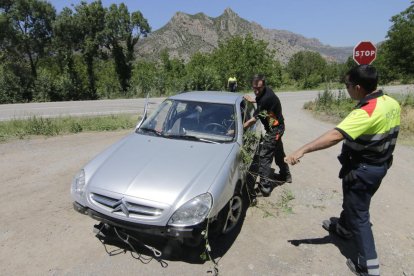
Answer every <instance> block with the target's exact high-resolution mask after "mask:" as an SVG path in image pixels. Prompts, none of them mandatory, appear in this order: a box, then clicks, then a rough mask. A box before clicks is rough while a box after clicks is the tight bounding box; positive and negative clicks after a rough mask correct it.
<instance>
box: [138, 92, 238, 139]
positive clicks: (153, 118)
mask: <svg viewBox="0 0 414 276" xmlns="http://www.w3.org/2000/svg"><path fill="white" fill-rule="evenodd" d="M235 118H236V115H235V108H234V105H231V104H220V103H209V102H195V101H182V100H166V101H164V102H163V103H161V105H160V106H159V107H158V108H157V109H156V110H155V111H154V112H153V113H151V115H149V116H148V117H147V118H146V119H145V121H144V122H143V123H142V125H141V126H140V127H139V128H138V129H137V133H140V134H147V135H157V136H162V137H165V138H169V139H187V140H194V141H202V142H230V141H233V140H234V135H235V123H236V120H235Z"/></svg>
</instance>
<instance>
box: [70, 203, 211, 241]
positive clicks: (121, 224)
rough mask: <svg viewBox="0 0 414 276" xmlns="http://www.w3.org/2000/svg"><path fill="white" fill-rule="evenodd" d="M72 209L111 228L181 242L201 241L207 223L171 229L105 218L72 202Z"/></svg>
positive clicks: (169, 227) (170, 227)
mask: <svg viewBox="0 0 414 276" xmlns="http://www.w3.org/2000/svg"><path fill="white" fill-rule="evenodd" d="M73 208H74V209H75V210H76V211H78V212H79V213H81V214H84V215H89V216H90V217H92V218H93V219H96V220H98V221H101V222H103V223H107V224H109V225H111V226H115V227H118V228H122V229H126V230H129V231H133V232H136V233H140V234H146V235H151V236H161V237H165V238H174V239H178V240H180V241H182V242H184V241H185V240H193V241H201V238H202V234H201V232H202V231H203V230H204V229H206V226H207V221H204V222H202V223H200V224H197V225H193V226H189V227H173V226H154V225H146V224H138V223H131V222H127V221H123V220H120V219H116V218H113V217H110V216H106V215H104V214H102V213H99V212H97V211H95V210H93V209H90V208H88V207H85V206H82V205H81V204H79V203H78V202H73Z"/></svg>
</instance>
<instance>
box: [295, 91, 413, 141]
mask: <svg viewBox="0 0 414 276" xmlns="http://www.w3.org/2000/svg"><path fill="white" fill-rule="evenodd" d="M384 92H386V91H384ZM393 97H394V98H395V99H397V100H398V102H399V103H400V105H401V125H400V136H399V140H398V141H399V142H401V143H402V144H406V145H411V146H413V145H414V91H409V92H408V93H407V94H406V95H399V94H395V95H393ZM355 105H356V102H355V101H354V100H352V99H351V98H349V97H348V95H347V94H346V92H344V91H342V90H339V92H338V93H337V94H336V93H333V92H331V91H329V90H328V89H327V90H325V91H324V92H323V93H320V94H319V95H318V97H317V98H316V99H315V100H314V101H311V102H307V103H305V105H304V106H303V108H304V109H308V110H311V111H312V112H313V113H315V114H316V115H317V116H319V117H322V118H323V119H326V120H329V121H332V122H334V123H339V122H340V121H341V120H342V119H343V118H345V117H346V116H347V115H348V114H349V112H351V110H352V109H353V108H354V106H355Z"/></svg>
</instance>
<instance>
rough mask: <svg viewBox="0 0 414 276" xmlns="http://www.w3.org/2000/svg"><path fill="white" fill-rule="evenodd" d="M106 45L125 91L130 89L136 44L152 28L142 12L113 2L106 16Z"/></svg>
mask: <svg viewBox="0 0 414 276" xmlns="http://www.w3.org/2000/svg"><path fill="white" fill-rule="evenodd" d="M105 28H106V29H105V32H106V35H105V36H106V43H105V46H106V47H107V48H108V49H109V50H110V51H111V53H112V57H113V59H114V62H115V71H116V73H117V75H118V81H119V84H120V86H121V89H122V91H123V92H124V93H126V92H127V90H128V89H129V86H130V84H129V82H130V79H131V74H132V73H131V72H132V66H133V62H134V60H135V55H134V46H135V45H136V43H137V42H138V40H139V38H140V36H141V35H144V36H146V35H147V33H149V32H150V31H151V28H150V26H149V24H148V22H147V20H146V19H145V18H144V16H143V15H142V13H141V12H139V11H136V12H133V13H132V14H130V13H129V12H128V8H127V7H126V6H125V4H123V3H122V4H120V5H119V6H117V5H116V4H112V5H111V6H110V7H109V9H108V11H107V13H106V17H105Z"/></svg>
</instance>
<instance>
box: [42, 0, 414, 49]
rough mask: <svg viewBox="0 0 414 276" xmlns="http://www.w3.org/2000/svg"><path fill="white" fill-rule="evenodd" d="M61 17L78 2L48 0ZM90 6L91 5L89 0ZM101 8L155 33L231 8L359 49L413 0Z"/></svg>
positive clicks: (128, 0) (202, 0) (184, 2)
mask: <svg viewBox="0 0 414 276" xmlns="http://www.w3.org/2000/svg"><path fill="white" fill-rule="evenodd" d="M48 2H49V3H51V4H52V5H53V6H54V7H55V8H56V10H57V12H58V13H59V12H60V11H61V10H62V9H63V8H64V7H71V4H74V5H77V4H79V3H80V1H79V0H48ZM86 2H88V3H89V2H92V1H89V0H88V1H86ZM102 3H103V6H105V7H108V6H109V5H111V4H120V3H124V4H126V6H127V7H128V10H129V12H134V11H141V12H142V14H143V16H144V17H145V18H146V19H147V20H148V23H149V24H150V26H151V28H152V31H155V30H157V29H159V28H161V27H162V26H164V25H165V24H167V22H168V21H169V20H170V19H171V18H172V17H173V16H174V14H175V13H176V12H184V13H188V14H196V13H199V12H203V13H204V14H206V15H207V16H210V17H218V16H220V15H221V14H222V13H223V11H224V10H225V9H226V8H231V9H232V10H233V11H234V12H235V13H237V14H238V15H239V16H240V17H242V18H244V19H246V20H248V21H250V22H256V23H258V24H260V25H261V26H262V27H264V28H266V29H278V30H287V31H290V32H293V33H296V34H300V35H303V36H305V37H306V38H316V39H318V40H319V41H320V42H321V43H323V44H327V45H331V46H335V47H342V46H343V47H345V46H352V47H353V46H355V45H356V44H358V42H360V41H371V42H373V43H375V44H376V43H378V42H381V41H383V40H385V39H386V36H387V32H388V30H389V29H390V27H391V26H392V22H391V21H390V19H391V17H392V16H394V15H397V14H399V13H401V12H402V11H404V10H405V9H407V8H408V7H409V6H410V5H411V1H410V0H124V1H121V0H102Z"/></svg>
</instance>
